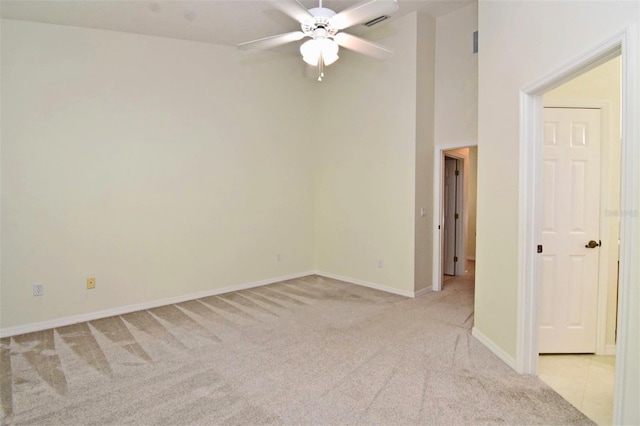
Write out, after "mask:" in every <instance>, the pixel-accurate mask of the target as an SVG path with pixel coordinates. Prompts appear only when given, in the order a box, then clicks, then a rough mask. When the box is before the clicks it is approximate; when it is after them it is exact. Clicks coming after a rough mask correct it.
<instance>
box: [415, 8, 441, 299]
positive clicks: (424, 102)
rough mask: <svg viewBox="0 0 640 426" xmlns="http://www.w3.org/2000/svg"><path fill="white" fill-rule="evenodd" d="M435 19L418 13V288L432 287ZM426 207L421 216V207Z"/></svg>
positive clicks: (416, 219)
mask: <svg viewBox="0 0 640 426" xmlns="http://www.w3.org/2000/svg"><path fill="white" fill-rule="evenodd" d="M435 54H436V19H435V18H433V17H431V16H429V15H423V14H418V39H417V73H416V79H417V83H416V126H417V127H416V177H415V182H416V201H415V208H414V216H415V277H414V281H415V286H414V287H415V290H416V291H420V290H423V289H431V288H433V283H432V282H431V276H432V272H431V271H432V269H433V265H432V262H433V252H432V247H433V238H434V234H435V232H437V231H435V230H434V229H433V226H432V224H433V215H434V214H435V213H434V209H433V207H432V204H433V202H432V201H431V200H433V155H434V140H433V131H434V114H435ZM421 208H425V215H424V216H421V212H420V209H421Z"/></svg>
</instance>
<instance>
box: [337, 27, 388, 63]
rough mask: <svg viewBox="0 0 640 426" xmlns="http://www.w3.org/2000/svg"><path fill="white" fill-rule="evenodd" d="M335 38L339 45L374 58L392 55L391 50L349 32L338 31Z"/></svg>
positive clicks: (381, 58) (379, 58)
mask: <svg viewBox="0 0 640 426" xmlns="http://www.w3.org/2000/svg"><path fill="white" fill-rule="evenodd" d="M333 39H334V40H335V42H336V43H338V45H339V46H342V47H344V48H346V49H349V50H353V51H354V52H358V53H362V54H363V55H367V56H371V57H372V58H376V59H378V60H381V61H383V60H385V59H387V58H388V57H389V56H391V51H390V50H387V49H385V48H384V47H382V46H380V45H377V44H375V43H372V42H370V41H368V40H365V39H363V38H360V37H356V36H354V35H351V34H348V33H338V34H336V35H335V37H334V38H333Z"/></svg>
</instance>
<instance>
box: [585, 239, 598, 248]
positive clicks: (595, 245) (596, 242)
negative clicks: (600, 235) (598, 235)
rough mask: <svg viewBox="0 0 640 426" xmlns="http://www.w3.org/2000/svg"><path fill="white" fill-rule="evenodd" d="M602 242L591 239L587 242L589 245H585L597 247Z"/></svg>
mask: <svg viewBox="0 0 640 426" xmlns="http://www.w3.org/2000/svg"><path fill="white" fill-rule="evenodd" d="M600 245H601V243H600V242H599V241H596V240H591V241H589V242H588V243H587V245H586V246H585V247H586V248H590V249H592V248H596V247H600Z"/></svg>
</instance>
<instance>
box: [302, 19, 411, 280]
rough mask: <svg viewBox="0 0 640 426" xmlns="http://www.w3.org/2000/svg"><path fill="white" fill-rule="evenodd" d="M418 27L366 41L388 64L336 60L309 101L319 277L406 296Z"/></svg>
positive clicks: (386, 30) (404, 26)
mask: <svg viewBox="0 0 640 426" xmlns="http://www.w3.org/2000/svg"><path fill="white" fill-rule="evenodd" d="M417 21H418V18H417V14H416V13H412V14H410V15H406V16H403V17H402V18H400V19H398V20H397V21H394V22H390V23H389V25H386V26H384V27H382V28H381V29H380V30H378V31H380V32H381V33H382V34H380V33H378V32H377V31H372V32H370V33H368V34H367V38H369V39H372V40H375V41H377V42H378V43H380V44H383V45H386V46H388V47H389V48H390V49H391V50H392V51H393V56H392V58H391V59H390V60H388V61H386V62H376V61H375V60H372V59H370V58H367V57H362V56H360V55H356V54H353V53H351V52H341V54H340V63H339V66H336V67H329V68H328V70H327V73H326V74H327V77H326V78H325V80H324V81H323V83H322V84H323V87H322V95H321V96H320V97H319V99H317V100H316V101H317V102H321V103H322V105H323V111H324V112H323V114H322V123H323V124H324V127H321V128H319V129H318V131H319V133H318V141H317V143H316V151H315V156H316V161H317V162H316V173H315V179H316V181H315V182H316V191H315V262H316V263H315V266H316V269H318V270H320V271H323V272H326V273H330V274H333V275H337V276H343V277H348V278H350V279H355V280H359V281H364V282H367V283H371V284H375V285H378V286H382V287H388V288H393V289H395V290H400V291H403V292H413V291H414V238H415V234H414V232H415V229H414V214H415V212H414V210H415V194H416V193H415V176H416V171H415V167H416V96H417V95H416V67H417V63H416V62H417V60H416V37H417V33H418V29H417ZM378 36H380V37H379V38H380V40H377V38H378ZM382 36H384V38H383V37H382ZM379 260H381V261H382V262H383V267H382V268H379V267H378V265H377V262H378V261H379Z"/></svg>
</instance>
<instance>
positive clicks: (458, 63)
mask: <svg viewBox="0 0 640 426" xmlns="http://www.w3.org/2000/svg"><path fill="white" fill-rule="evenodd" d="M436 25H437V30H436V40H437V41H436V58H435V66H436V89H435V130H434V139H435V141H436V144H438V145H442V144H447V143H459V142H465V143H475V142H476V140H477V128H478V54H474V53H473V32H474V31H476V30H477V29H478V4H477V3H472V4H470V5H468V6H465V7H463V8H461V9H458V10H456V11H454V12H452V13H449V14H447V15H443V16H440V17H438V19H437V24H436Z"/></svg>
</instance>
